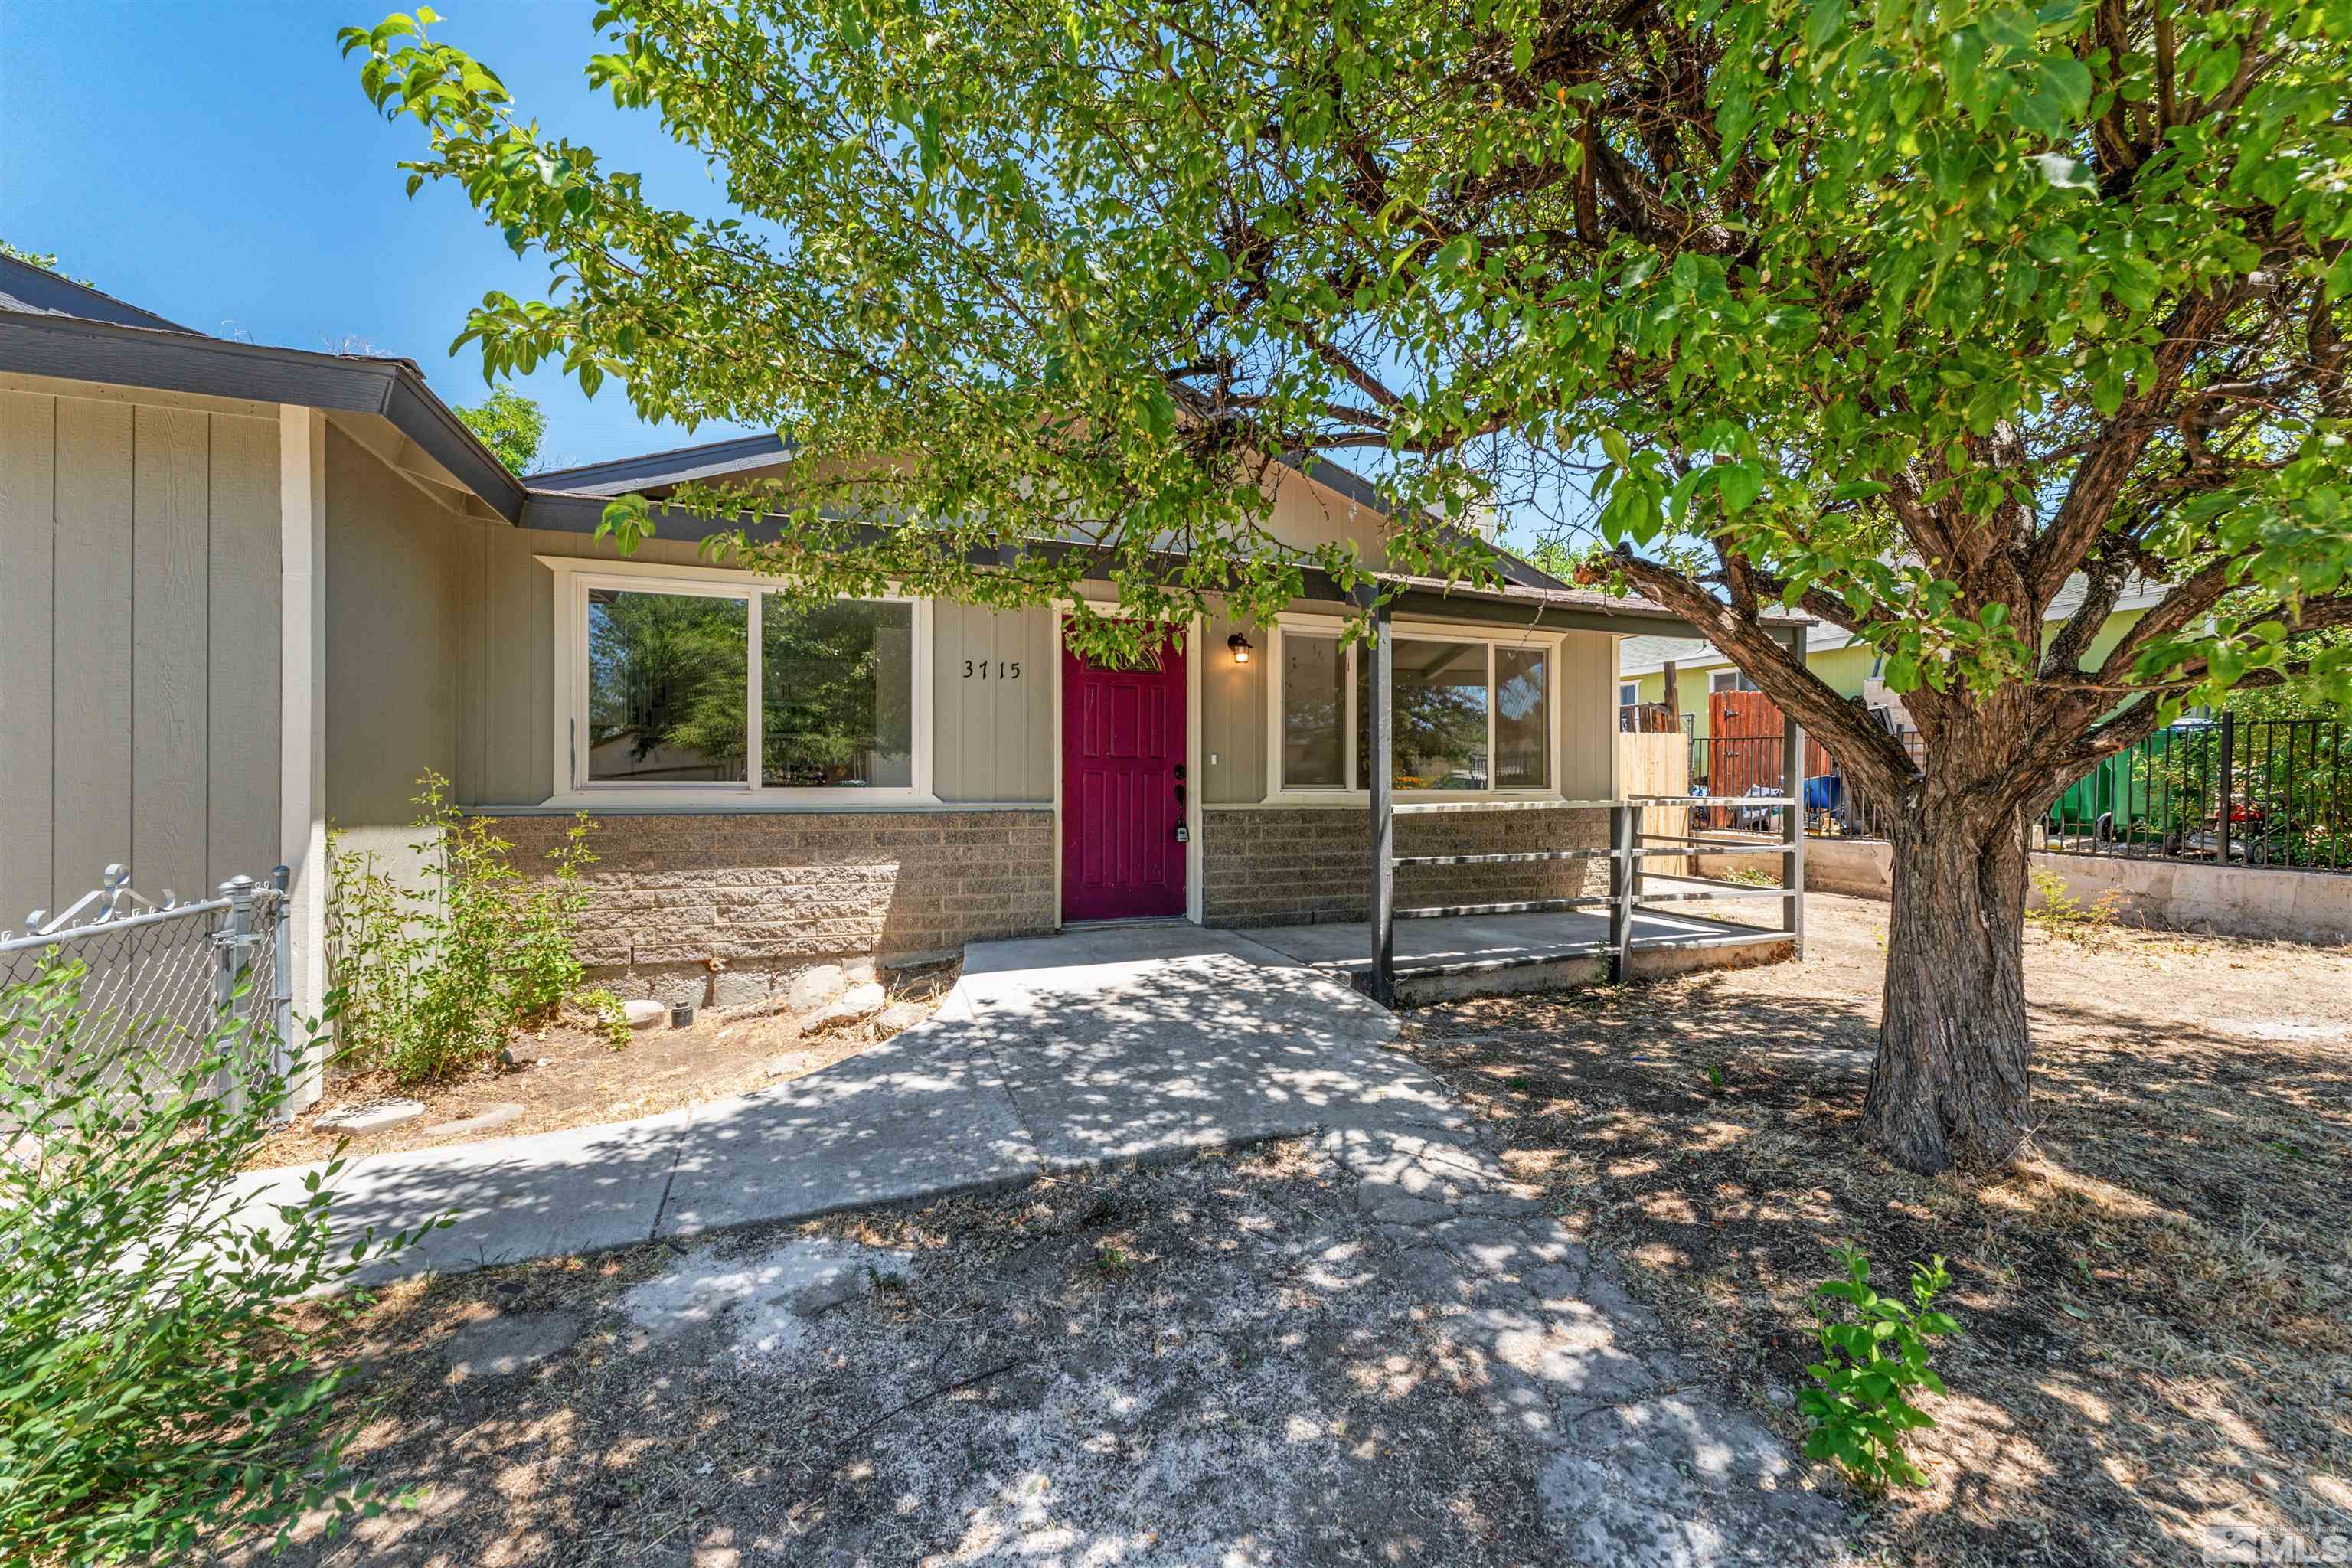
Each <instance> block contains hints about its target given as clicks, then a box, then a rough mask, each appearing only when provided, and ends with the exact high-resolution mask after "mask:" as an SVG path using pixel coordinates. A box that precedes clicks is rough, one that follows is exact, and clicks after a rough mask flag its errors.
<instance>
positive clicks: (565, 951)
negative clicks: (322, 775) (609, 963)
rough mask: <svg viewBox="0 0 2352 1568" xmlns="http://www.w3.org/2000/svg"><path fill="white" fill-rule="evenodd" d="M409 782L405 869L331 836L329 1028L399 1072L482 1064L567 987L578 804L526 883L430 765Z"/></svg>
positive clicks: (365, 1056)
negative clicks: (335, 997) (332, 1019)
mask: <svg viewBox="0 0 2352 1568" xmlns="http://www.w3.org/2000/svg"><path fill="white" fill-rule="evenodd" d="M418 789H419V792H420V793H419V794H418V795H417V796H416V805H417V807H418V814H417V818H416V824H415V826H416V827H417V829H418V831H419V832H420V833H421V834H422V835H423V837H421V838H419V839H418V840H417V841H416V842H415V843H414V844H412V845H411V846H410V848H411V849H413V850H414V851H415V854H416V858H417V863H418V870H417V872H416V874H415V878H414V879H405V880H404V879H402V878H401V877H399V876H397V875H395V874H394V873H393V872H390V871H387V870H385V869H384V868H383V867H382V866H380V865H379V864H378V863H377V861H376V858H375V857H374V856H373V855H371V854H369V853H367V852H365V851H362V850H346V849H345V848H343V847H342V842H341V839H340V838H339V839H337V841H336V843H335V845H334V847H333V850H332V853H331V872H332V876H333V879H334V896H333V900H332V902H331V909H330V911H329V915H328V954H329V961H330V963H331V964H332V965H333V969H334V980H335V984H336V986H337V988H338V989H339V990H340V991H341V994H342V996H343V1006H342V1014H341V1022H340V1037H341V1041H342V1044H343V1047H344V1050H345V1052H346V1054H347V1055H348V1056H349V1058H350V1059H351V1060H352V1062H353V1063H354V1064H355V1065H357V1066H361V1067H380V1068H385V1069H386V1070H388V1071H389V1072H390V1073H391V1074H392V1076H393V1078H394V1079H395V1080H396V1081H398V1082H400V1083H402V1084H416V1083H426V1082H430V1081H432V1080H434V1079H446V1078H451V1077H455V1076H456V1075H457V1074H459V1073H462V1072H465V1071H467V1070H468V1069H470V1068H476V1067H479V1066H481V1065H482V1064H483V1063H485V1062H488V1060H490V1059H491V1058H494V1057H496V1056H497V1055H498V1054H499V1051H500V1050H501V1049H503V1048H504V1047H505V1046H506V1044H507V1042H508V1041H509V1039H511V1038H512V1037H514V1033H515V1031H516V1030H517V1029H519V1028H523V1027H527V1026H530V1025H533V1024H537V1023H540V1022H541V1021H542V1020H544V1019H546V1018H547V1017H549V1016H551V1015H552V1014H553V1013H554V1012H555V1010H556V1009H557V1008H558V1007H560V1006H562V1005H563V1004H564V1002H566V1001H567V1000H570V999H571V998H572V996H573V994H574V993H575V992H577V991H578V989H579V986H580V981H581V969H580V961H579V960H578V959H577V958H575V957H573V956H572V931H573V930H574V928H575V927H576V926H577V925H578V923H579V919H580V911H581V910H582V909H583V908H584V907H585V906H586V904H587V896H586V894H585V892H584V891H583V889H582V887H581V881H580V872H581V869H582V868H583V867H586V866H589V865H593V863H594V862H595V858H596V857H595V856H594V855H593V854H592V853H591V852H590V851H589V848H588V842H587V841H588V835H589V832H590V830H591V826H592V824H591V823H590V821H589V819H588V816H586V814H585V813H583V814H582V815H581V816H579V817H577V818H576V819H574V821H573V822H572V829H571V832H570V833H569V834H567V835H566V836H565V838H564V842H563V845H562V847H560V848H557V849H554V850H551V851H550V852H549V854H548V857H547V858H548V860H549V861H550V862H551V864H552V866H553V867H554V874H553V875H552V876H551V877H548V878H545V879H541V880H538V881H532V880H530V879H528V878H526V877H524V875H523V874H522V873H521V872H520V871H519V870H517V869H516V868H514V866H513V865H512V864H511V863H510V862H509V859H508V855H509V852H510V851H511V850H512V849H513V847H514V846H512V845H511V844H509V843H508V842H507V841H506V840H505V839H503V838H500V837H499V836H498V835H497V834H496V833H495V832H494V831H492V829H491V826H490V824H489V823H488V822H487V821H486V820H484V819H483V818H481V817H478V816H467V815H466V814H465V813H463V812H461V811H459V810H458V809H457V807H456V806H455V805H451V804H450V801H449V794H448V789H449V782H448V780H446V779H445V778H443V777H441V775H440V774H438V773H426V774H425V776H424V777H423V778H422V779H420V780H419V781H418ZM607 1034H608V1036H609V1034H610V1031H609V1029H608V1030H607ZM623 1037H624V1038H625V1034H624V1036H623Z"/></svg>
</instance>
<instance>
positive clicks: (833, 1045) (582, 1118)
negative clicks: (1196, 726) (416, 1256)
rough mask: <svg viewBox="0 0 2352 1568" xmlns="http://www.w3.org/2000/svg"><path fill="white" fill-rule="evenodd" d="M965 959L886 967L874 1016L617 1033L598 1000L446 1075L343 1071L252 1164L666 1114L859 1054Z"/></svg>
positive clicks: (936, 993)
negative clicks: (592, 1007)
mask: <svg viewBox="0 0 2352 1568" xmlns="http://www.w3.org/2000/svg"><path fill="white" fill-rule="evenodd" d="M961 967H962V966H961V963H938V964H929V965H926V966H923V967H919V968H911V969H905V970H886V971H883V972H882V973H879V974H878V975H877V977H876V978H877V983H878V984H881V986H882V987H883V992H884V995H885V998H886V1004H887V1005H885V1006H883V1007H882V1008H881V1009H880V1010H878V1011H877V1012H876V1013H874V1014H872V1015H871V1016H866V1017H861V1018H856V1019H855V1020H851V1021H847V1022H844V1023H840V1024H835V1025H827V1026H822V1027H816V1028H810V1027H804V1026H803V1022H802V1020H801V1019H800V1018H798V1017H795V1016H793V1014H792V1013H791V1012H790V1011H789V1010H787V1009H785V1008H784V1007H782V1005H780V1004H772V1003H754V1004H751V1005H744V1006H740V1007H706V1008H703V1009H701V1010H699V1011H698V1013H697V1014H696V1015H695V1019H694V1022H693V1023H691V1024H689V1025H688V1026H686V1027H685V1028H682V1029H674V1028H672V1027H670V1026H669V1024H668V1022H667V1020H664V1021H663V1022H660V1023H657V1024H655V1025H652V1026H649V1027H646V1028H642V1029H634V1030H631V1031H630V1032H629V1035H628V1037H627V1039H626V1040H625V1042H624V1043H621V1044H618V1045H616V1044H614V1041H613V1039H612V1038H611V1037H608V1036H607V1034H606V1033H605V1031H604V1029H603V1028H601V1027H600V1026H598V1024H597V1022H596V1019H595V1016H594V1015H593V1014H592V1013H590V1012H589V1011H588V1010H586V1009H585V1008H583V1007H579V1006H566V1007H565V1008H564V1009H563V1012H562V1016H559V1017H557V1018H554V1019H552V1020H551V1021H550V1022H549V1023H548V1024H547V1025H546V1026H544V1027H541V1028H538V1029H532V1030H529V1031H526V1032H525V1033H523V1034H520V1035H518V1036H517V1037H515V1039H514V1040H513V1042H512V1043H511V1044H510V1045H509V1047H508V1053H507V1054H508V1056H509V1057H510V1058H512V1065H509V1064H507V1063H505V1062H491V1063H489V1064H488V1065H486V1066H484V1067H483V1068H480V1069H479V1070H478V1071H475V1072H470V1073H466V1074H463V1075H461V1076H459V1077H457V1078H453V1079H447V1080H446V1081H443V1082H439V1083H428V1084H419V1085H400V1084H395V1083H394V1082H392V1081H391V1079H390V1078H389V1077H388V1076H387V1075H385V1074H383V1073H382V1072H365V1071H362V1072H354V1073H346V1074H341V1075H339V1076H337V1077H336V1078H335V1079H333V1080H332V1081H331V1083H330V1084H329V1086H328V1090H327V1093H326V1096H325V1097H324V1098H323V1099H321V1100H320V1101H319V1102H318V1103H317V1104H316V1105H314V1106H312V1107H310V1109H309V1110H305V1111H304V1112H302V1113H301V1114H300V1115H299V1116H297V1117H295V1118H294V1119H293V1121H290V1122H289V1123H288V1124H287V1125H286V1127H285V1128H284V1129H283V1130H282V1131H279V1132H278V1133H277V1134H276V1135H274V1136H273V1137H271V1138H270V1139H269V1141H268V1142H266V1143H264V1144H263V1145H262V1146H261V1148H260V1150H259V1151H258V1152H257V1154H256V1155H255V1158H254V1160H253V1162H252V1163H253V1166H254V1168H256V1169H263V1168H267V1167H269V1166H275V1165H299V1164H304V1163H309V1162H311V1161H314V1160H325V1159H329V1158H331V1157H332V1155H333V1154H334V1152H335V1150H336V1147H337V1145H338V1144H339V1143H341V1142H342V1141H343V1140H344V1138H345V1137H346V1136H350V1137H351V1142H350V1148H349V1150H348V1152H350V1153H352V1154H362V1153H383V1152H391V1151H394V1150H403V1149H429V1148H433V1147H436V1146H438V1145H442V1144H450V1143H464V1142H472V1141H475V1140H478V1139H485V1138H512V1137H519V1136H520V1135H522V1134H524V1133H529V1132H551V1131H556V1130H557V1129H559V1128H565V1127H594V1126H599V1125H602V1124H604V1123H605V1122H610V1121H630V1120H632V1119H634V1118H636V1117H640V1116H655V1115H658V1114H660V1113H661V1112H663V1111H665V1110H676V1109H677V1108H678V1107H679V1106H682V1105H698V1104H701V1103H703V1102H705V1101H708V1100H724V1099H726V1098H727V1097H728V1096H730V1095H736V1094H747V1093H749V1092H750V1091H751V1090H752V1089H761V1088H763V1087H765V1086H767V1085H769V1084H773V1083H784V1082H788V1081H790V1080H791V1079H796V1078H803V1077H805V1076H807V1075H808V1074H810V1073H813V1072H815V1071H817V1070H818V1069H820V1068H828V1067H831V1066H833V1065H834V1064H835V1062H839V1061H842V1060H845V1059H846V1058H850V1057H853V1056H856V1055H857V1054H858V1053H859V1052H860V1051H863V1050H866V1049H868V1048H869V1047H873V1046H876V1045H878V1044H880V1043H881V1042H882V1041H884V1040H887V1039H888V1038H890V1037H892V1036H894V1035H896V1034H898V1033H899V1032H900V1031H902V1030H904V1029H905V1028H907V1027H908V1026H909V1025H910V1024H911V1023H913V1022H916V1021H919V1019H921V1018H925V1017H929V1016H930V1015H931V1014H932V1013H934V1012H936V1011H938V1009H939V1005H940V1002H941V1001H942V1000H944V999H945V998H946V996H947V994H948V992H949V991H950V990H951V989H952V988H953V987H954V985H955V981H956V975H957V974H958V973H960V972H961ZM394 1099H404V1100H415V1101H416V1102H418V1103H419V1104H421V1105H422V1106H423V1107H424V1112H423V1114H421V1115H418V1116H415V1117H412V1118H410V1119H409V1120H407V1121H398V1122H394V1123H393V1124H392V1125H390V1126H388V1127H384V1128H383V1129H381V1130H378V1131H370V1132H366V1133H364V1134H360V1135H349V1134H347V1133H346V1132H345V1131H343V1130H341V1129H339V1128H337V1127H335V1126H333V1125H331V1124H330V1123H329V1122H328V1121H325V1120H324V1118H326V1117H327V1116H328V1115H329V1113H331V1112H332V1111H334V1110H337V1109H338V1108H339V1107H347V1106H362V1105H366V1104H369V1103H371V1102H376V1101H382V1100H394Z"/></svg>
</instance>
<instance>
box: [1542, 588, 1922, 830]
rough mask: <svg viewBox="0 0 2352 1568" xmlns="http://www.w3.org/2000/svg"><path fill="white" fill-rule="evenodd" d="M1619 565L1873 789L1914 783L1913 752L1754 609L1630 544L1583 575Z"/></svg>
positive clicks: (1888, 794)
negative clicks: (1734, 603) (1744, 609)
mask: <svg viewBox="0 0 2352 1568" xmlns="http://www.w3.org/2000/svg"><path fill="white" fill-rule="evenodd" d="M1611 570H1613V571H1615V572H1617V573H1618V574H1621V575H1622V576H1623V577H1625V578H1626V579H1627V580H1628V581H1630V582H1632V583H1633V584H1634V585H1635V586H1637V587H1639V588H1640V589H1641V590H1642V591H1643V593H1644V594H1646V595H1649V597H1651V598H1652V599H1654V600H1655V601H1657V602H1658V603H1659V604H1661V605H1664V606H1665V607H1666V608H1668V609H1670V610H1673V611H1674V612H1675V614H1677V615H1679V616H1682V617H1683V618H1684V619H1685V620H1686V621H1688V622H1690V624H1691V625H1692V626H1694V627H1696V629H1697V630H1698V631H1699V632H1700V633H1701V634H1702V635H1704V636H1705V637H1706V639H1707V640H1708V641H1709V642H1711V643H1713V644H1714V645H1715V646H1716V647H1718V648H1720V649H1722V650H1723V652H1724V653H1725V654H1726V655H1727V656H1728V657H1729V658H1730V659H1731V661H1732V663H1734V664H1735V665H1737V666H1738V667H1739V669H1740V671H1741V673H1743V674H1744V675H1746V676H1747V677H1748V679H1750V680H1753V681H1754V682H1755V683H1756V684H1757V686H1758V688H1759V689H1761V690H1762V691H1763V693H1764V695H1766V696H1767V697H1769V698H1770V699H1771V700H1773V701H1774V702H1775V703H1776V704H1778V705H1779V706H1780V710H1781V711H1782V712H1784V713H1790V714H1794V715H1795V716H1796V720H1797V722H1798V723H1800V724H1801V725H1803V726H1804V727H1805V729H1806V730H1807V731H1808V732H1810V733H1811V734H1812V735H1813V736H1814V737H1815V738H1816V739H1818V740H1819V741H1820V742H1822V744H1823V745H1825V746H1827V747H1828V748H1829V749H1830V751H1831V752H1832V754H1833V755H1835V756H1836V758H1837V760H1838V762H1839V763H1841V764H1843V766H1844V767H1846V768H1847V769H1848V770H1850V771H1851V772H1853V773H1856V774H1858V775H1860V778H1861V781H1862V784H1863V785H1864V787H1865V788H1867V789H1870V790H1872V791H1874V792H1876V793H1877V794H1878V795H1881V796H1882V797H1883V798H1885V799H1890V800H1891V799H1895V798H1896V797H1897V796H1899V795H1902V793H1903V791H1904V790H1905V788H1906V786H1907V785H1908V784H1910V782H1911V780H1912V777H1913V776H1914V773H1915V772H1916V770H1915V769H1914V768H1913V766H1912V763H1911V756H1910V753H1909V752H1906V751H1905V750H1904V749H1903V747H1902V746H1901V745H1900V744H1899V743H1897V742H1896V741H1895V738H1894V737H1893V736H1892V735H1889V734H1887V733H1886V732H1885V731H1884V730H1881V729H1880V728H1878V726H1877V725H1875V724H1873V723H1872V722H1870V721H1869V720H1868V719H1867V718H1866V717H1864V714H1863V711H1862V710H1861V709H1860V708H1858V707H1856V706H1854V704H1853V703H1852V702H1850V701H1848V700H1846V699H1845V698H1843V697H1841V696H1840V695H1838V693H1837V692H1835V691H1833V690H1832V689H1830V686H1829V683H1828V682H1826V681H1824V680H1822V678H1821V677H1820V676H1817V675H1815V674H1814V673H1813V672H1812V671H1811V670H1810V669H1808V668H1805V666H1804V665H1803V664H1801V663H1800V662H1799V661H1798V660H1797V658H1796V657H1795V656H1794V655H1792V654H1791V653H1790V651H1789V650H1788V648H1787V647H1783V646H1782V645H1781V643H1780V640H1779V638H1777V637H1775V636H1774V635H1773V634H1772V632H1771V631H1770V630H1769V629H1768V628H1767V627H1766V626H1763V625H1762V624H1761V622H1760V621H1759V620H1757V619H1756V618H1755V617H1754V616H1752V615H1745V614H1742V613H1740V612H1738V611H1737V610H1734V609H1733V608H1732V607H1731V606H1730V605H1727V604H1725V603H1724V602H1723V601H1722V600H1721V599H1718V598H1717V597H1716V596H1715V595H1712V594H1710V593H1708V592H1707V591H1706V589H1705V588H1702V587H1701V586H1699V584H1696V583H1695V582H1693V581H1692V580H1691V579H1690V578H1689V577H1687V576H1685V575H1684V574H1682V573H1680V572H1677V571H1675V569H1674V568H1673V567H1671V566H1664V565H1661V564H1659V563H1657V562H1655V561H1651V560H1648V559H1646V558H1644V557H1643V556H1639V555H1636V554H1634V553H1633V552H1632V551H1630V550H1627V549H1625V548H1623V547H1622V546H1621V547H1619V548H1618V549H1617V550H1616V551H1615V552H1612V554H1611V555H1609V556H1608V557H1607V564H1606V566H1605V567H1604V566H1600V565H1595V566H1588V567H1586V568H1585V569H1584V570H1582V571H1580V572H1579V573H1578V574H1577V576H1578V580H1579V581H1580V582H1588V583H1589V582H1595V581H1598V580H1599V579H1600V578H1601V576H1602V575H1604V574H1605V573H1606V572H1608V571H1611Z"/></svg>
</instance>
